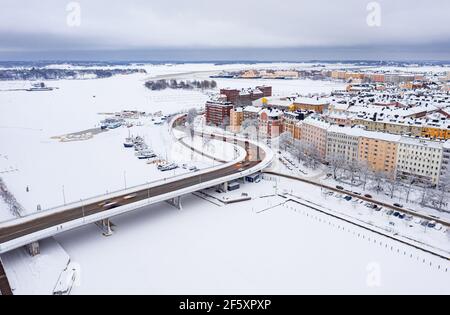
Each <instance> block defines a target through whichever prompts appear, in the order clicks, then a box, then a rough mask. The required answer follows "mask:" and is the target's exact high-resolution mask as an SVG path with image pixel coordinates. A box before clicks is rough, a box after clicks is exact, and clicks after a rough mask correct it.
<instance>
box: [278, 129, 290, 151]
mask: <svg viewBox="0 0 450 315" xmlns="http://www.w3.org/2000/svg"><path fill="white" fill-rule="evenodd" d="M292 139H293V137H292V134H291V133H290V132H289V131H285V132H283V133H282V134H281V135H280V136H279V138H278V142H279V144H280V147H281V148H284V151H287V148H288V147H289V146H290V145H291V143H292Z"/></svg>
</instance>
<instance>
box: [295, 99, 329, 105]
mask: <svg viewBox="0 0 450 315" xmlns="http://www.w3.org/2000/svg"><path fill="white" fill-rule="evenodd" d="M294 103H296V104H305V105H315V106H319V105H328V104H329V103H330V100H329V99H328V98H319V97H297V98H296V99H295V101H294Z"/></svg>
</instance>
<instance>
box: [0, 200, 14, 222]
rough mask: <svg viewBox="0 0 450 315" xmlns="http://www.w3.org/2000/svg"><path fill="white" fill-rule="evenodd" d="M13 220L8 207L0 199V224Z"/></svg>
mask: <svg viewBox="0 0 450 315" xmlns="http://www.w3.org/2000/svg"><path fill="white" fill-rule="evenodd" d="M12 219H14V216H13V215H12V213H11V212H10V211H9V209H8V205H7V204H6V203H5V202H4V201H3V200H2V199H1V198H0V222H2V221H8V220H12Z"/></svg>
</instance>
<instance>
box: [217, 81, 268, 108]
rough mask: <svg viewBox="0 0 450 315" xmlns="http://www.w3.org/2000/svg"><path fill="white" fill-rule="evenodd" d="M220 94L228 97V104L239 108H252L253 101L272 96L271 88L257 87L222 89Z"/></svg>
mask: <svg viewBox="0 0 450 315" xmlns="http://www.w3.org/2000/svg"><path fill="white" fill-rule="evenodd" d="M220 94H221V95H224V96H225V97H226V100H227V101H228V102H231V103H233V105H238V106H250V105H252V102H253V101H256V100H258V99H260V98H263V97H271V96H272V87H271V86H265V85H263V86H257V87H256V88H254V89H242V90H238V89H230V88H227V89H221V90H220Z"/></svg>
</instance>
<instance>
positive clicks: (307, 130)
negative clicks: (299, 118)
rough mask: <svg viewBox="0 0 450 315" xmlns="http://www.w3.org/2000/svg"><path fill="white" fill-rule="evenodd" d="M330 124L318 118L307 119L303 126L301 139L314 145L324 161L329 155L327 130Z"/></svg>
mask: <svg viewBox="0 0 450 315" xmlns="http://www.w3.org/2000/svg"><path fill="white" fill-rule="evenodd" d="M330 126H331V125H330V124H329V123H327V122H326V121H324V120H323V119H321V118H319V117H317V116H310V117H308V118H306V119H305V120H304V121H303V123H302V125H301V131H300V132H301V139H302V140H304V141H305V142H306V143H309V144H311V145H313V146H314V147H315V148H316V149H317V151H318V153H319V155H320V158H321V159H322V160H325V158H326V154H327V130H328V128H330Z"/></svg>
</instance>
